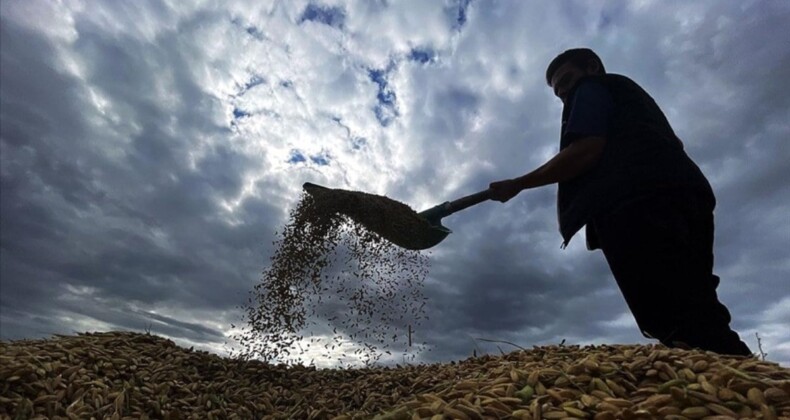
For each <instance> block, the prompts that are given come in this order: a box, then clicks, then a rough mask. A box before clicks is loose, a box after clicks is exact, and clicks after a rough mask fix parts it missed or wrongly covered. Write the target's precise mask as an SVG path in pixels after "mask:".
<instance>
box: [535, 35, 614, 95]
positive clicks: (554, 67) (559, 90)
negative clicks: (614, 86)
mask: <svg viewBox="0 0 790 420" xmlns="http://www.w3.org/2000/svg"><path fill="white" fill-rule="evenodd" d="M605 73H606V69H604V66H603V62H602V61H601V58H600V57H598V55H597V54H595V53H594V52H593V50H591V49H589V48H574V49H571V50H567V51H565V52H563V53H562V54H560V55H558V56H557V57H555V58H554V60H551V63H550V64H549V67H548V68H547V69H546V83H548V84H549V86H551V88H552V89H553V90H554V95H556V96H557V97H558V98H560V99H561V100H562V102H563V103H565V99H566V97H567V96H568V92H570V90H571V89H572V88H573V87H574V86H576V82H578V81H579V79H581V78H582V77H584V76H589V75H592V74H605Z"/></svg>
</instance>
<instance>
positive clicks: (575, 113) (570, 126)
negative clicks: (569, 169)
mask: <svg viewBox="0 0 790 420" xmlns="http://www.w3.org/2000/svg"><path fill="white" fill-rule="evenodd" d="M572 101H573V103H572V107H571V113H570V116H569V117H568V121H567V123H566V125H565V132H564V133H563V136H568V137H569V140H575V139H577V138H581V137H588V136H606V135H607V133H608V130H609V120H610V118H611V114H612V111H613V109H614V100H613V99H612V95H611V94H610V93H609V91H608V90H607V89H606V87H604V86H603V85H601V84H600V83H595V82H589V81H588V82H582V84H580V85H579V86H578V87H577V88H576V92H575V93H574V95H573V98H572Z"/></svg>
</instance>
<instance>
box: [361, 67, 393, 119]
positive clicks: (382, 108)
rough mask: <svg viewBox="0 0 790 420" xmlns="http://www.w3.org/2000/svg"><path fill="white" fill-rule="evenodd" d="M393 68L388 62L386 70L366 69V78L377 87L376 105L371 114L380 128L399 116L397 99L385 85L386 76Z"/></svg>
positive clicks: (386, 84)
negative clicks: (374, 115) (374, 116)
mask: <svg viewBox="0 0 790 420" xmlns="http://www.w3.org/2000/svg"><path fill="white" fill-rule="evenodd" d="M393 68H394V63H393V62H390V65H389V66H388V68H387V70H378V69H368V77H370V80H372V81H373V82H374V83H376V85H378V87H379V90H378V92H377V93H376V99H377V100H378V103H377V104H376V106H375V107H374V108H373V112H374V113H375V114H376V119H377V120H378V121H379V123H380V124H381V125H382V127H386V126H388V125H389V124H390V123H391V122H392V120H394V119H395V118H397V117H398V115H399V114H398V108H397V104H396V101H397V99H398V97H397V95H395V92H394V91H393V90H392V89H390V88H389V84H388V83H387V74H388V73H389V72H390V71H391V70H392V69H393Z"/></svg>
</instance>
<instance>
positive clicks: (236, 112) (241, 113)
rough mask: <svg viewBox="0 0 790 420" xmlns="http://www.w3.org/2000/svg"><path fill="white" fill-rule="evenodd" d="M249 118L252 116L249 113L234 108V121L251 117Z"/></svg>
mask: <svg viewBox="0 0 790 420" xmlns="http://www.w3.org/2000/svg"><path fill="white" fill-rule="evenodd" d="M249 116H250V113H249V112H247V111H244V110H243V109H239V108H233V118H234V119H237V120H238V119H241V118H244V117H249Z"/></svg>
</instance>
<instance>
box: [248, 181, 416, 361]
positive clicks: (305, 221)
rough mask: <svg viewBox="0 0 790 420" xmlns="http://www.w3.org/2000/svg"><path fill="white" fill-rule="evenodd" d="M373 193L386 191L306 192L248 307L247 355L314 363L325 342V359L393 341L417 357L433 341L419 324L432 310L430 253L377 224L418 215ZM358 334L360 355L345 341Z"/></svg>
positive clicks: (379, 352)
mask: <svg viewBox="0 0 790 420" xmlns="http://www.w3.org/2000/svg"><path fill="white" fill-rule="evenodd" d="M332 191H340V190H332ZM369 197H376V196H372V195H369V194H364V193H353V192H348V194H339V193H336V194H317V195H311V194H304V195H303V196H302V197H301V200H300V201H299V203H298V205H297V206H296V207H295V208H294V210H293V211H292V212H291V214H290V221H289V223H288V224H287V225H286V226H285V227H284V229H283V231H282V232H280V233H279V234H278V236H279V240H278V241H276V242H275V243H274V244H275V248H276V249H275V253H274V255H273V256H272V259H271V264H270V266H269V267H268V269H267V270H266V271H264V273H263V278H262V280H261V282H260V283H259V284H258V285H256V287H255V289H254V290H253V291H252V292H251V294H250V297H249V300H248V302H247V304H246V305H245V306H244V307H243V309H244V312H245V318H244V320H243V324H244V325H245V326H244V327H243V329H241V330H240V332H238V333H236V334H235V335H234V338H235V339H236V340H237V341H238V342H239V344H240V347H241V351H240V352H239V353H238V354H237V356H240V357H241V358H244V359H252V358H258V359H261V360H263V361H276V362H289V363H290V362H296V363H305V362H308V361H309V360H310V359H308V358H307V357H305V356H307V355H309V356H310V357H311V358H313V359H315V356H316V352H317V351H320V357H322V358H323V359H325V360H327V359H333V358H334V359H341V361H342V359H349V358H351V359H352V360H357V361H360V360H361V361H362V362H363V363H367V364H370V363H374V362H376V361H378V360H379V359H380V358H381V357H382V356H383V355H384V354H385V353H389V354H392V352H391V351H390V350H391V349H392V350H396V351H401V352H403V354H404V356H405V355H406V354H408V355H409V356H410V357H414V355H415V354H416V353H418V352H419V351H420V350H421V349H422V348H424V345H425V344H424V342H421V343H419V344H417V345H414V343H413V342H412V341H413V340H412V332H414V331H416V330H417V328H418V327H419V326H420V325H421V323H422V321H423V320H424V319H427V317H425V316H424V309H425V303H426V302H425V301H426V298H425V297H424V296H423V295H422V282H423V279H424V277H425V275H426V274H427V271H428V258H427V256H425V255H422V254H421V253H420V252H418V251H410V250H407V249H403V248H400V247H398V246H396V245H394V244H393V243H391V242H390V241H388V240H385V239H384V238H382V237H381V236H380V235H379V234H376V233H374V232H375V231H377V230H378V231H380V230H382V229H383V227H382V225H386V224H387V223H389V224H390V225H391V226H395V227H397V226H400V224H399V223H400V222H399V221H398V220H399V218H398V217H397V216H396V215H398V214H401V215H404V214H405V215H406V216H405V217H406V218H409V216H408V214H407V213H404V212H402V211H399V210H398V209H400V210H402V208H400V207H398V206H399V205H400V206H404V205H403V204H399V203H397V202H395V201H393V200H380V199H367V198H369ZM393 203H394V204H393ZM393 206H394V207H393ZM352 209H353V210H352ZM349 214H352V215H353V216H355V217H354V218H351V217H349ZM363 214H369V215H373V216H367V217H362V215H363ZM381 217H384V219H381ZM319 336H320V337H322V338H317V337H319ZM326 337H329V338H328V339H327V338H326ZM348 343H352V344H353V346H352V347H353V353H354V355H353V357H347V356H349V355H343V354H342V353H340V352H338V351H336V348H340V347H341V346H345V345H346V344H348ZM321 345H323V349H318V350H317V349H316V347H320V346H321ZM346 347H347V346H346ZM305 359H307V360H305ZM349 364H354V363H349Z"/></svg>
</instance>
